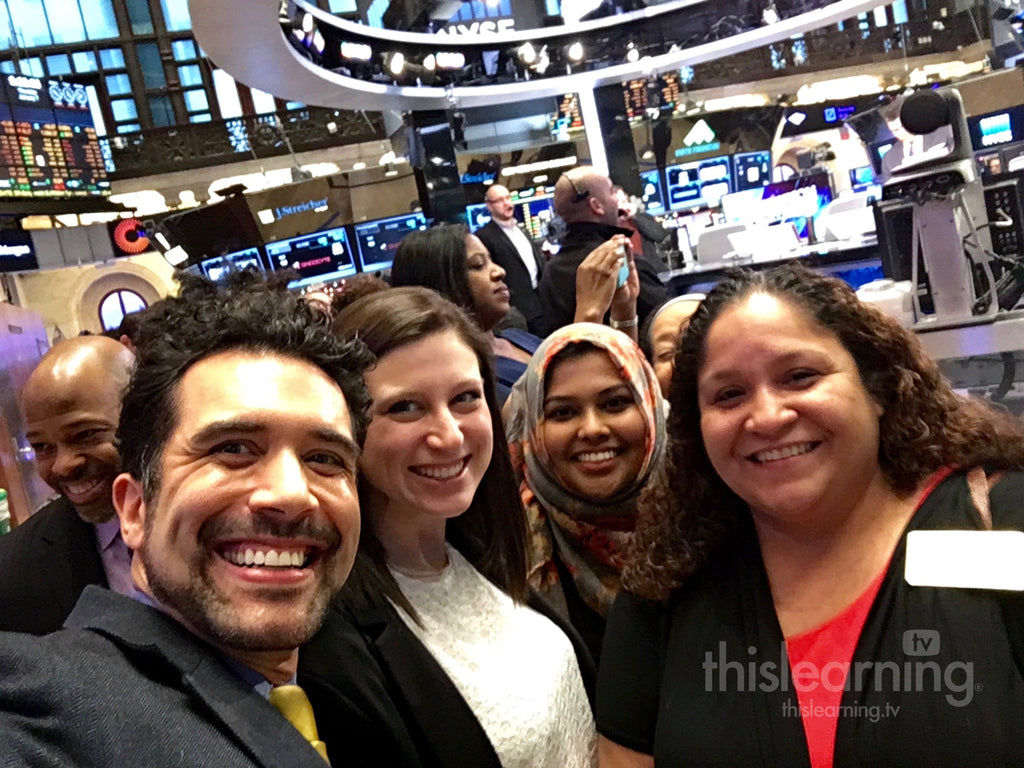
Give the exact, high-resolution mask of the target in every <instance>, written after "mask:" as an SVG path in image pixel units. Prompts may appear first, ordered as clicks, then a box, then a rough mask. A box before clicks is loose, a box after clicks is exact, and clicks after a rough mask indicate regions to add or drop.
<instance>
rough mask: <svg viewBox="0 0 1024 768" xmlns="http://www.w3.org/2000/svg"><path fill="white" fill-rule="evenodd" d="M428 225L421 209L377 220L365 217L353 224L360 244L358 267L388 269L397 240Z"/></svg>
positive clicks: (373, 270) (361, 269)
mask: <svg viewBox="0 0 1024 768" xmlns="http://www.w3.org/2000/svg"><path fill="white" fill-rule="evenodd" d="M426 228H427V220H426V218H425V217H424V216H423V214H422V213H409V214H406V215H404V216H392V217H390V218H387V219H377V220H376V221H364V222H361V223H359V224H356V225H355V226H354V228H353V229H354V231H355V235H356V245H357V246H358V248H359V270H360V271H361V272H377V271H379V270H382V269H388V268H389V267H390V266H391V262H392V261H394V260H395V251H397V250H398V244H399V243H401V242H402V239H403V238H404V237H405V236H406V235H408V234H409V233H410V232H416V231H417V230H420V229H426Z"/></svg>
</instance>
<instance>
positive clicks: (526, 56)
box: [519, 43, 537, 64]
mask: <svg viewBox="0 0 1024 768" xmlns="http://www.w3.org/2000/svg"><path fill="white" fill-rule="evenodd" d="M519 59H520V60H521V61H522V62H523V63H524V64H533V62H535V61H536V60H537V49H536V48H534V47H533V44H532V43H523V44H522V45H521V46H519Z"/></svg>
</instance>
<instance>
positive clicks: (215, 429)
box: [188, 419, 360, 459]
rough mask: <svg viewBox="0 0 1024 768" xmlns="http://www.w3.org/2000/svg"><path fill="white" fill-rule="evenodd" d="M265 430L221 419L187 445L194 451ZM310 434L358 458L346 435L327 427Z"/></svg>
mask: <svg viewBox="0 0 1024 768" xmlns="http://www.w3.org/2000/svg"><path fill="white" fill-rule="evenodd" d="M267 429H268V427H267V425H266V424H262V423H260V422H258V421H249V420H247V419H223V420H221V421H213V422H210V423H209V424H207V425H206V426H205V427H203V428H202V429H200V430H199V431H198V432H196V433H195V434H194V435H192V437H190V438H189V440H188V444H189V447H190V448H193V449H195V448H198V447H201V446H205V445H208V444H209V443H211V442H214V441H215V440H217V439H219V438H221V437H226V436H227V435H255V434H259V433H260V432H266V431H267ZM310 434H311V435H312V436H313V437H315V438H316V439H317V440H320V441H321V442H325V443H330V444H332V445H336V446H338V447H340V448H342V449H343V450H344V451H345V452H346V453H348V454H350V455H351V456H352V458H353V459H356V458H359V453H360V449H359V444H358V443H356V441H355V440H353V439H352V438H351V437H349V436H348V435H346V434H344V433H342V432H339V431H338V430H336V429H330V428H329V427H316V428H314V429H312V430H310Z"/></svg>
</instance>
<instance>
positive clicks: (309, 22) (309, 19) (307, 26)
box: [302, 13, 313, 35]
mask: <svg viewBox="0 0 1024 768" xmlns="http://www.w3.org/2000/svg"><path fill="white" fill-rule="evenodd" d="M302 31H303V32H305V33H306V34H307V35H308V34H309V33H310V32H312V31H313V14H312V13H304V14H302Z"/></svg>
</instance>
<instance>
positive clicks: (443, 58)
mask: <svg viewBox="0 0 1024 768" xmlns="http://www.w3.org/2000/svg"><path fill="white" fill-rule="evenodd" d="M436 59H437V68H438V69H462V68H463V67H464V66H466V54H464V53H462V52H461V51H438V52H437V56H436Z"/></svg>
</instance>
